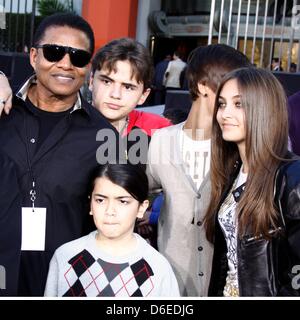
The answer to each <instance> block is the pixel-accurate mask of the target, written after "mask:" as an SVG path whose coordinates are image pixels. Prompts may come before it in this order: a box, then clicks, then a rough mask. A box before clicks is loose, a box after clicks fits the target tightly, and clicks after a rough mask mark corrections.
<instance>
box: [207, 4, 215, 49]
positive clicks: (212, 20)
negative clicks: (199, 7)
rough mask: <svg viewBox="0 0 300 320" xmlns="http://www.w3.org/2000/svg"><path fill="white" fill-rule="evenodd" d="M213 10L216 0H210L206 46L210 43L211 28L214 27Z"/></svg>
mask: <svg viewBox="0 0 300 320" xmlns="http://www.w3.org/2000/svg"><path fill="white" fill-rule="evenodd" d="M215 8H216V0H211V7H210V18H209V33H208V42H207V44H211V43H212V33H213V27H214V15H215Z"/></svg>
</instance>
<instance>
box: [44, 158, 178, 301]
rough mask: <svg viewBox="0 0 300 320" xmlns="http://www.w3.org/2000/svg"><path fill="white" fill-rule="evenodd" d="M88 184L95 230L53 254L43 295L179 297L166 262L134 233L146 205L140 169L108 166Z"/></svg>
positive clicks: (103, 167)
mask: <svg viewBox="0 0 300 320" xmlns="http://www.w3.org/2000/svg"><path fill="white" fill-rule="evenodd" d="M92 181H93V183H92V188H91V189H92V192H91V211H90V214H91V215H92V216H93V219H94V222H95V225H96V227H97V231H94V232H92V233H90V234H89V235H87V236H85V237H82V238H80V239H77V240H74V241H71V242H69V243H66V244H64V245H63V246H61V247H60V248H58V249H57V250H56V252H55V254H54V256H53V258H52V260H51V263H50V269H49V274H48V279H47V284H46V289H45V296H80V297H83V296H89V297H95V296H110V297H111V296H117V297H121V296H123V297H124V296H125V297H126V296H127V297H128V296H142V297H146V296H179V289H178V284H177V281H176V278H175V275H174V273H173V270H172V268H171V266H170V264H169V263H168V261H167V260H166V259H165V258H164V257H163V256H162V255H161V254H160V253H158V252H157V251H156V250H155V249H153V248H152V247H151V246H150V245H149V244H148V243H147V242H146V241H145V240H144V239H143V238H141V237H140V236H139V235H138V234H135V233H133V228H134V223H135V220H136V218H142V217H143V215H144V213H145V211H146V209H147V207H148V204H149V202H148V200H147V196H148V180H147V176H146V174H145V173H144V171H143V169H142V167H141V166H133V165H130V164H107V165H104V166H101V167H99V168H97V170H96V172H95V174H94V176H93V179H92Z"/></svg>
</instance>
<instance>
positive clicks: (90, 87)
mask: <svg viewBox="0 0 300 320" xmlns="http://www.w3.org/2000/svg"><path fill="white" fill-rule="evenodd" d="M93 83H94V74H93V72H91V74H90V80H89V90H90V91H93Z"/></svg>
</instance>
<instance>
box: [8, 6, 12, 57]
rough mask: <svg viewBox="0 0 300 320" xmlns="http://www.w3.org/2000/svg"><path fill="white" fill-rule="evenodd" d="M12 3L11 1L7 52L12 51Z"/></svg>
mask: <svg viewBox="0 0 300 320" xmlns="http://www.w3.org/2000/svg"><path fill="white" fill-rule="evenodd" d="M12 1H13V0H10V12H9V19H8V37H7V50H8V51H10V50H11V46H10V41H11V40H10V38H11V15H12Z"/></svg>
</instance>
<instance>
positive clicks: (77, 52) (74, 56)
mask: <svg viewBox="0 0 300 320" xmlns="http://www.w3.org/2000/svg"><path fill="white" fill-rule="evenodd" d="M35 48H37V49H38V48H41V49H43V54H44V57H45V59H47V60H48V61H49V62H58V61H60V60H61V59H62V58H63V57H64V56H65V55H66V54H67V53H68V54H69V55H70V60H71V63H72V64H73V66H74V67H78V68H83V67H84V66H86V65H87V64H88V63H89V62H90V60H91V54H90V53H89V52H87V51H85V50H81V49H75V48H72V47H66V46H59V45H57V44H43V45H37V46H35Z"/></svg>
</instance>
